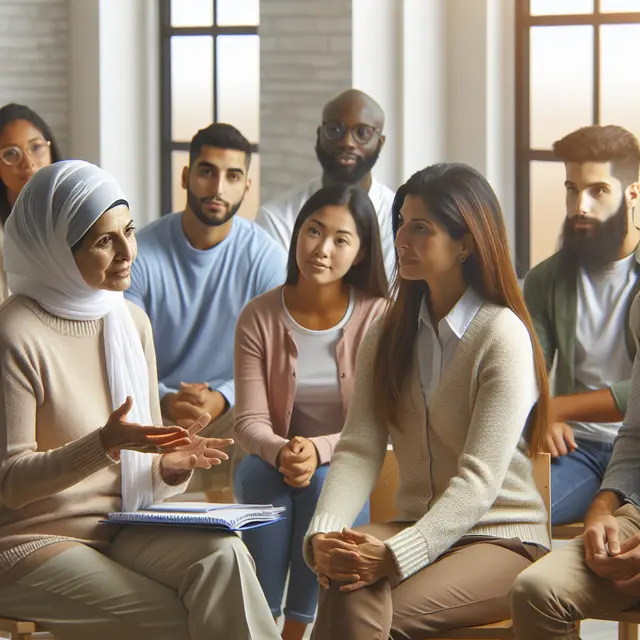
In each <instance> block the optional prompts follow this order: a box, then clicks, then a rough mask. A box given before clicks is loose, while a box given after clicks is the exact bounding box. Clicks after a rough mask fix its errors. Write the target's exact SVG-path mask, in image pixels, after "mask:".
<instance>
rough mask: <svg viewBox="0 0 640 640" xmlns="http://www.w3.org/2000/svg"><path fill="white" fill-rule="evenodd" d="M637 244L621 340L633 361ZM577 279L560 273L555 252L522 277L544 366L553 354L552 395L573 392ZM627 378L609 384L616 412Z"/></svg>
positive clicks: (639, 286) (639, 273) (622, 404)
mask: <svg viewBox="0 0 640 640" xmlns="http://www.w3.org/2000/svg"><path fill="white" fill-rule="evenodd" d="M639 263H640V245H638V247H637V248H636V282H635V285H634V287H633V290H632V293H631V295H630V296H629V300H628V304H627V315H626V324H625V341H626V345H627V350H628V352H629V357H630V358H631V360H632V361H633V359H634V358H635V355H636V344H635V341H634V339H633V335H632V333H631V329H630V326H629V312H630V310H631V304H632V303H633V300H634V298H635V297H636V295H637V293H638V291H639V290H640V264H639ZM577 289H578V287H577V279H576V278H575V277H571V276H568V275H566V274H562V273H560V261H559V258H558V254H557V253H556V254H554V255H552V256H551V257H550V258H548V259H547V260H545V261H544V262H541V263H540V264H539V265H537V266H535V267H534V268H533V269H532V270H531V271H529V273H528V274H527V277H526V278H525V281H524V298H525V301H526V303H527V307H528V309H529V313H530V314H531V317H532V319H533V325H534V327H535V330H536V333H537V335H538V340H539V341H540V344H541V346H542V351H543V352H544V357H545V360H546V362H547V368H548V369H549V370H550V369H551V367H552V365H553V361H554V358H557V368H556V376H555V395H558V396H564V395H568V394H571V393H576V392H577V391H578V390H579V389H578V388H577V385H576V379H575V361H576V356H575V347H576V323H577V315H578V291H577ZM630 382H631V381H630V380H620V381H619V382H616V383H615V384H613V385H611V387H610V388H611V393H612V394H613V397H614V400H615V402H616V405H617V407H618V409H619V410H620V412H621V413H622V414H623V415H624V413H625V412H626V409H627V400H628V397H629V385H630Z"/></svg>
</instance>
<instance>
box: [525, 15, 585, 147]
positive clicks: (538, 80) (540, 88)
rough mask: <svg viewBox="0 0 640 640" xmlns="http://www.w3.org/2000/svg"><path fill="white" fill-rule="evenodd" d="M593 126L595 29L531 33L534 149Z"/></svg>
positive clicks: (538, 29) (536, 29)
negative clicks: (582, 128) (584, 127)
mask: <svg viewBox="0 0 640 640" xmlns="http://www.w3.org/2000/svg"><path fill="white" fill-rule="evenodd" d="M592 123H593V27H591V26H577V27H564V26H562V27H533V28H532V29H531V147H532V148H534V149H549V148H550V147H551V145H552V144H553V142H554V141H555V140H557V139H558V138H561V137H562V136H564V135H565V134H567V133H569V132H570V131H573V130H574V129H577V128H578V127H581V126H584V125H589V124H592Z"/></svg>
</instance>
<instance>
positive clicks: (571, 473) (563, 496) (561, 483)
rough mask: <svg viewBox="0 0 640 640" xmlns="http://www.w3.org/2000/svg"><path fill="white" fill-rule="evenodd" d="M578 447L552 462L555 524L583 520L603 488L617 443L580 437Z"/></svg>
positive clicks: (552, 503) (552, 519)
mask: <svg viewBox="0 0 640 640" xmlns="http://www.w3.org/2000/svg"><path fill="white" fill-rule="evenodd" d="M576 444H577V445H578V448H577V449H576V450H575V451H573V452H572V453H569V454H567V455H566V456H560V457H559V458H554V459H553V460H552V462H551V524H570V523H572V522H582V521H583V520H584V517H585V515H586V513H587V510H588V509H589V506H590V505H591V502H592V500H593V498H594V497H595V495H596V493H598V490H599V489H600V484H601V483H602V479H603V478H604V472H605V471H606V470H607V465H608V464H609V460H610V459H611V453H612V451H613V444H612V443H610V442H593V441H590V440H584V439H578V438H576Z"/></svg>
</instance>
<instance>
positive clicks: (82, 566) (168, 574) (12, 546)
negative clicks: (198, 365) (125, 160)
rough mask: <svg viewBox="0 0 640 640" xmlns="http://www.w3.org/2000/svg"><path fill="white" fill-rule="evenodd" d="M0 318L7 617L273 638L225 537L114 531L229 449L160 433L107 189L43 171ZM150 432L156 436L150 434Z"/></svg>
mask: <svg viewBox="0 0 640 640" xmlns="http://www.w3.org/2000/svg"><path fill="white" fill-rule="evenodd" d="M6 235H7V244H6V253H5V262H4V266H5V270H6V271H7V273H8V277H9V286H10V288H11V290H12V292H13V293H14V296H13V297H11V298H10V299H9V300H8V301H7V302H6V303H5V304H4V305H3V306H2V307H1V308H0V374H1V380H2V384H1V386H0V615H3V616H11V617H18V618H28V619H30V620H35V621H37V622H39V623H40V624H41V626H42V627H43V628H44V629H47V630H49V631H52V632H53V633H54V634H55V636H56V638H60V639H61V640H65V639H67V638H69V639H75V638H77V639H78V640H80V638H83V639H84V638H86V637H88V636H91V637H92V638H95V639H96V640H99V639H101V638H105V639H106V638H109V639H110V640H112V639H113V638H120V639H124V638H130V639H131V640H133V639H134V638H135V639H136V640H137V639H139V638H141V637H145V638H157V639H160V638H163V639H164V638H166V639H167V640H168V639H169V638H171V639H172V640H176V639H178V638H182V639H185V640H186V639H188V638H194V639H196V638H197V639H202V640H204V639H205V638H206V639H207V640H212V639H213V638H242V639H249V638H255V639H258V638H259V639H260V640H262V638H277V637H278V634H277V630H276V627H275V625H274V623H273V620H272V618H271V614H270V612H269V609H268V607H267V604H266V601H265V599H264V596H263V595H262V591H261V589H260V585H259V583H258V581H257V578H256V576H255V572H254V567H253V563H252V560H251V558H250V555H249V553H248V552H247V550H246V548H245V547H244V545H243V544H242V542H241V541H240V539H239V538H238V537H237V536H235V535H232V534H222V533H212V532H205V531H200V530H183V529H173V528H162V527H157V526H156V527H143V526H140V527H135V526H131V527H128V528H127V527H125V528H121V527H117V526H114V525H110V524H105V523H104V522H102V521H103V519H104V518H105V517H106V516H107V514H108V513H109V512H112V511H120V510H123V509H124V510H135V509H137V508H140V507H144V506H148V505H149V504H151V503H152V502H156V501H159V500H162V499H163V498H166V497H168V496H170V495H171V494H175V493H179V492H181V491H183V489H184V488H185V486H186V482H187V480H188V479H189V477H190V474H191V471H192V469H194V468H196V467H201V468H209V467H210V466H212V465H213V464H218V463H220V462H221V461H222V460H224V459H226V458H227V456H226V454H225V453H223V452H221V451H219V450H218V447H220V446H225V445H227V444H229V441H223V440H216V439H213V438H201V437H200V436H198V435H197V434H198V431H199V430H200V429H201V428H202V427H203V426H204V425H206V423H207V422H208V421H209V416H208V415H204V416H202V417H201V419H200V420H199V421H197V422H195V423H193V425H192V426H191V427H190V428H189V429H188V430H185V429H182V428H180V427H156V426H151V425H160V424H162V422H161V417H160V408H159V401H158V390H157V382H156V378H155V371H156V363H155V357H154V350H153V338H152V334H151V327H150V324H149V320H148V318H147V317H146V315H145V314H144V313H143V312H142V311H140V310H139V309H138V308H137V307H135V306H134V305H130V304H129V303H127V302H125V301H124V298H123V296H122V291H123V290H124V289H125V288H126V287H127V286H128V285H129V273H130V268H131V262H132V260H133V259H134V258H135V253H136V243H135V235H134V226H133V222H132V220H131V217H130V214H129V208H128V205H127V202H126V200H125V198H124V196H123V195H122V194H121V192H120V189H119V188H118V186H117V184H116V183H115V181H114V180H113V178H112V177H111V176H110V175H109V174H107V173H106V172H104V171H102V170H101V169H99V168H98V167H95V166H93V165H90V164H88V163H84V162H80V161H69V162H61V163H57V164H55V165H52V166H50V167H46V168H44V169H41V170H40V171H39V172H38V173H37V174H36V175H35V176H34V177H33V178H32V179H31V180H30V181H29V183H28V184H27V185H26V187H25V188H24V189H23V191H22V192H21V194H20V196H19V197H18V200H17V201H16V204H15V206H14V209H13V212H12V215H11V217H10V218H9V221H8V223H7V227H6ZM146 425H148V426H146Z"/></svg>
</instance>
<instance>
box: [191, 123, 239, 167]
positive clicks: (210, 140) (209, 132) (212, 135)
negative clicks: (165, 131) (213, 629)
mask: <svg viewBox="0 0 640 640" xmlns="http://www.w3.org/2000/svg"><path fill="white" fill-rule="evenodd" d="M204 146H207V147H217V148H218V149H236V150H237V151H244V153H245V165H246V167H247V169H248V168H249V165H250V164H251V143H250V142H249V141H248V140H247V139H246V138H245V137H244V136H243V135H242V134H241V133H240V132H239V131H238V130H237V129H236V128H235V127H234V126H232V125H230V124H225V123H224V122H214V123H213V124H210V125H209V126H208V127H205V128H204V129H200V131H198V133H196V135H195V136H193V138H192V139H191V145H190V147H189V162H190V163H191V164H193V163H194V162H195V161H196V160H197V159H198V156H199V155H200V153H201V152H202V147H204Z"/></svg>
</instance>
